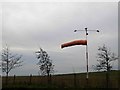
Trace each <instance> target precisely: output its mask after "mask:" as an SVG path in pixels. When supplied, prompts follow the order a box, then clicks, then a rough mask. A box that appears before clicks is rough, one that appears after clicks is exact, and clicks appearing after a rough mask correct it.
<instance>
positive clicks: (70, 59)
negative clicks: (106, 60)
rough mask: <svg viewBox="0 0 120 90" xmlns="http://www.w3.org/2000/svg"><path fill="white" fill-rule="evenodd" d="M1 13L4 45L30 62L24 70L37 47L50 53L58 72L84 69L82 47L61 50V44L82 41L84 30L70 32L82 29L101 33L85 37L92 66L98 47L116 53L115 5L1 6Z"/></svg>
mask: <svg viewBox="0 0 120 90" xmlns="http://www.w3.org/2000/svg"><path fill="white" fill-rule="evenodd" d="M2 14H3V17H2V18H3V22H2V26H3V30H2V31H3V33H2V39H3V45H4V44H5V43H8V44H9V45H10V46H11V49H12V50H13V51H15V52H16V53H17V52H19V53H23V54H24V57H25V58H26V60H30V62H29V64H28V66H26V67H25V69H27V67H30V65H32V62H33V60H32V59H30V58H33V57H34V55H32V54H30V55H28V54H29V52H31V53H34V52H35V51H36V50H38V49H39V47H42V48H43V49H45V50H46V51H48V52H49V54H50V56H51V58H53V62H55V65H56V68H57V71H58V72H59V73H60V72H67V70H68V71H70V69H71V68H72V67H75V66H76V67H81V68H82V67H84V66H85V48H84V46H76V47H70V48H66V49H64V50H61V48H60V45H61V44H62V43H64V42H68V41H71V40H75V39H85V32H84V31H83V32H77V33H74V32H73V31H74V30H75V29H82V30H84V28H85V27H87V28H88V29H89V30H91V29H92V30H93V29H99V30H100V33H96V32H89V35H88V40H89V41H88V43H89V45H88V47H89V55H90V59H92V60H91V61H90V65H92V64H95V61H96V58H95V56H96V52H97V47H98V46H100V45H103V44H104V43H105V44H107V45H109V47H111V49H112V50H113V51H115V52H116V53H117V49H118V48H117V43H118V30H117V20H118V18H117V17H118V16H117V3H105V2H104V3H95V2H91V3H89V2H86V3H65V2H64V3H63V2H61V3H60V2H59V3H58V2H57V3H52V2H51V3H50V2H44V3H42V2H41V3H4V5H3V7H2ZM24 52H26V53H24ZM27 55H28V56H27ZM29 56H31V57H29ZM83 59H84V62H83V61H82V60H83ZM80 60H81V61H80ZM26 62H27V61H26ZM78 62H79V63H78ZM60 67H61V68H60ZM62 67H64V69H62ZM70 67H71V68H70ZM23 71H24V69H23ZM31 71H32V68H31Z"/></svg>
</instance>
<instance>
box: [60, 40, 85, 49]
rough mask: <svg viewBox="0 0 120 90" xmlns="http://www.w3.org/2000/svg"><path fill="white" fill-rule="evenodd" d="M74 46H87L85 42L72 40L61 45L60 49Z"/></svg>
mask: <svg viewBox="0 0 120 90" xmlns="http://www.w3.org/2000/svg"><path fill="white" fill-rule="evenodd" d="M74 45H87V40H74V41H71V42H68V43H64V44H62V45H61V48H64V47H69V46H74Z"/></svg>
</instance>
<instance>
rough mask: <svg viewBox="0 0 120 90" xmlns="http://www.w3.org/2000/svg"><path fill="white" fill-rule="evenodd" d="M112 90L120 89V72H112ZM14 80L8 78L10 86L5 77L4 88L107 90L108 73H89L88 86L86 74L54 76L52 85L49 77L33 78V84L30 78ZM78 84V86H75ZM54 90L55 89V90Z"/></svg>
mask: <svg viewBox="0 0 120 90" xmlns="http://www.w3.org/2000/svg"><path fill="white" fill-rule="evenodd" d="M109 75H110V82H109V87H110V88H119V86H120V85H119V84H120V83H119V82H118V79H119V75H120V71H111V72H110V74H109ZM13 80H14V78H13V77H12V76H10V77H9V78H8V85H6V84H5V77H3V79H2V81H3V88H7V89H8V88H29V89H30V88H36V89H37V88H39V89H40V88H43V89H45V88H46V89H47V88H52V89H53V88H56V89H58V88H64V89H68V88H72V89H73V88H74V89H73V90H76V89H79V90H82V89H85V88H86V89H87V88H94V89H95V90H96V89H100V88H101V90H102V88H106V73H105V72H91V73H89V80H88V86H87V84H86V73H77V74H76V79H75V76H74V74H62V75H54V76H52V77H51V83H48V79H47V77H42V76H32V78H31V83H30V77H29V76H17V77H16V78H15V82H13ZM75 82H76V84H75ZM53 90H54V89H53Z"/></svg>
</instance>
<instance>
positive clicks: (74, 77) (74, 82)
mask: <svg viewBox="0 0 120 90" xmlns="http://www.w3.org/2000/svg"><path fill="white" fill-rule="evenodd" d="M76 86H77V85H76V73H74V87H75V88H76Z"/></svg>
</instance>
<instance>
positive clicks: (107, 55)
mask: <svg viewBox="0 0 120 90" xmlns="http://www.w3.org/2000/svg"><path fill="white" fill-rule="evenodd" d="M98 51H99V53H98V59H97V61H98V64H97V65H96V66H95V67H96V68H95V69H96V70H98V71H99V70H104V71H110V70H111V69H112V62H113V61H115V60H117V59H118V57H117V56H116V54H115V53H113V52H111V51H110V49H108V48H107V47H106V46H105V45H103V46H102V47H99V48H98Z"/></svg>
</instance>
